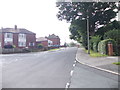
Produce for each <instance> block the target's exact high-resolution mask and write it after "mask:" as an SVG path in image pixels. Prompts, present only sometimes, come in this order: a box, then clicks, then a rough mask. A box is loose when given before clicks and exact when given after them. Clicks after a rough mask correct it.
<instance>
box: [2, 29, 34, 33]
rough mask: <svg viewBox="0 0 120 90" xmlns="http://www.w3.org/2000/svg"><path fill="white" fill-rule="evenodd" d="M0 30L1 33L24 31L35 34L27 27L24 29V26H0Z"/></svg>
mask: <svg viewBox="0 0 120 90" xmlns="http://www.w3.org/2000/svg"><path fill="white" fill-rule="evenodd" d="M0 32H2V33H7V32H10V33H26V34H35V33H33V32H31V31H29V30H27V29H24V28H16V29H15V28H1V29H0Z"/></svg>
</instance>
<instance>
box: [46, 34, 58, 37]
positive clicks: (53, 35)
mask: <svg viewBox="0 0 120 90" xmlns="http://www.w3.org/2000/svg"><path fill="white" fill-rule="evenodd" d="M47 38H59V36H56V35H55V34H52V35H49V36H48V37H47Z"/></svg>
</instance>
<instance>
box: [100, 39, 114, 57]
mask: <svg viewBox="0 0 120 90" xmlns="http://www.w3.org/2000/svg"><path fill="white" fill-rule="evenodd" d="M109 42H110V43H112V44H113V52H114V54H116V53H115V52H116V43H115V41H114V40H113V39H105V40H102V41H100V42H99V43H98V52H100V53H101V54H107V55H108V43H109Z"/></svg>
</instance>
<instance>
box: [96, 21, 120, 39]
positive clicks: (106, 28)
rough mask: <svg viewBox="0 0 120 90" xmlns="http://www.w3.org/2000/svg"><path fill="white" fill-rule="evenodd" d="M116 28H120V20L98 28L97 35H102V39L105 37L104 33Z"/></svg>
mask: <svg viewBox="0 0 120 90" xmlns="http://www.w3.org/2000/svg"><path fill="white" fill-rule="evenodd" d="M114 29H118V30H120V21H116V20H115V21H113V22H111V23H110V24H108V25H106V26H104V27H101V28H99V29H98V30H97V32H95V34H96V35H100V36H102V39H104V38H103V37H104V34H105V33H106V32H108V31H110V30H114Z"/></svg>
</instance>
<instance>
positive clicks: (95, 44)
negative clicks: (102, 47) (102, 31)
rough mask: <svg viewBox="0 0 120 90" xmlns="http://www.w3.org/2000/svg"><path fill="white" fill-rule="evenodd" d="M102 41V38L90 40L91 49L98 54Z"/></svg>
mask: <svg viewBox="0 0 120 90" xmlns="http://www.w3.org/2000/svg"><path fill="white" fill-rule="evenodd" d="M100 41H101V37H100V36H92V37H91V39H90V48H91V49H92V50H93V51H95V52H98V43H99V42H100Z"/></svg>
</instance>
